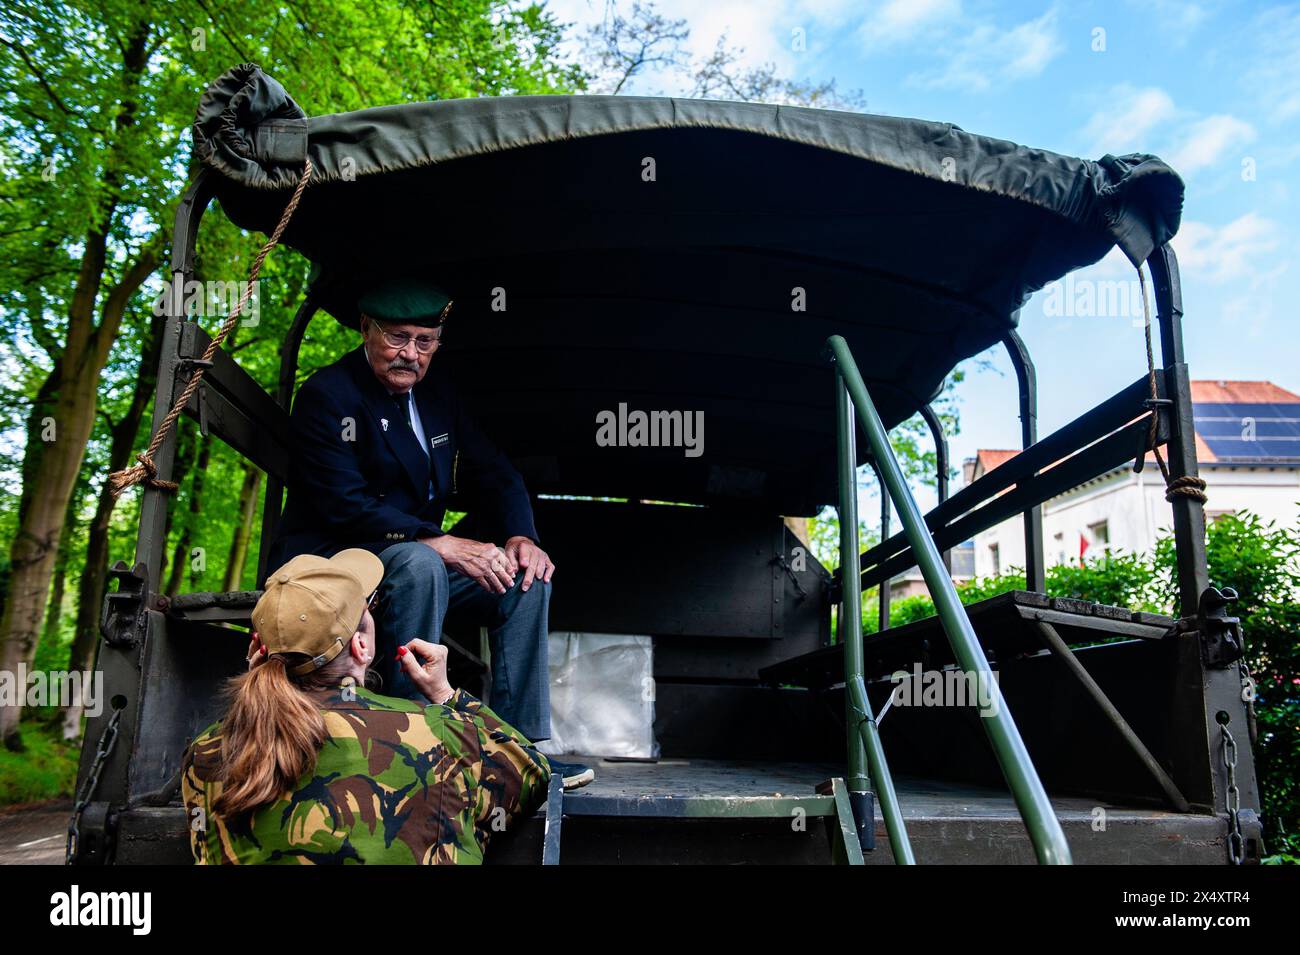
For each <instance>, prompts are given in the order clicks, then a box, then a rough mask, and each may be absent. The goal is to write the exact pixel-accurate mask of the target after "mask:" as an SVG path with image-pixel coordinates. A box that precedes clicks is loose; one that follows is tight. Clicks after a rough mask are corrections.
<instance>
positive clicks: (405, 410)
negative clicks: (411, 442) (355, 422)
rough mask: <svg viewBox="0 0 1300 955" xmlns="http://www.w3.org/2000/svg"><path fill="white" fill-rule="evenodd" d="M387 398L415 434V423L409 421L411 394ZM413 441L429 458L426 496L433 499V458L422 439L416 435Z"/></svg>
mask: <svg viewBox="0 0 1300 955" xmlns="http://www.w3.org/2000/svg"><path fill="white" fill-rule="evenodd" d="M389 397H390V398H392V399H393V403H394V404H396V405H397V411H398V414H400V415H401V416H402V420H403V421H405V422H406V426H407V427H408V428H410V429H411V433H412V434H415V422H413V421H412V420H411V393H410V392H409V391H408V392H406V393H405V394H401V395H389ZM415 439H416V441H418V442H419V444H420V450H421V451H424V456H425V457H426V458H429V464H430V470H429V492H428V496H429V497H433V469H432V465H433V458H432V456H430V454H429V452H428V451H427V450H426V449H425V447H424V437H423V436H422V435H418V434H416V435H415Z"/></svg>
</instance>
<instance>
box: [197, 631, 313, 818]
mask: <svg viewBox="0 0 1300 955" xmlns="http://www.w3.org/2000/svg"><path fill="white" fill-rule="evenodd" d="M297 656H298V655H297V654H294V655H293V657H295V658H296V657H297ZM303 659H306V658H305V657H303ZM286 662H288V663H289V664H290V665H292V663H294V662H296V660H294V659H290V660H288V661H286V659H285V657H284V656H282V655H280V654H274V655H272V656H270V657H268V658H267V660H266V662H265V663H261V664H258V665H257V666H255V667H253V669H251V670H249V671H248V672H247V673H244V674H241V675H240V676H237V677H235V678H234V679H233V680H231V681H230V685H229V687H228V689H227V693H228V695H229V697H230V708H229V710H228V711H227V712H226V717H225V719H224V720H223V721H222V724H221V727H222V728H221V764H222V787H221V794H220V795H219V796H218V797H217V798H216V800H215V801H214V802H213V804H212V811H213V812H215V813H217V814H218V815H222V816H226V817H228V818H230V817H238V816H242V815H244V814H245V813H250V812H252V811H253V810H255V809H257V808H258V807H260V806H263V805H265V804H267V803H270V802H273V801H275V800H276V799H277V798H279V796H280V795H281V794H283V793H284V792H286V791H288V790H291V789H293V787H294V786H295V785H296V784H297V782H298V780H299V779H300V778H301V777H302V776H303V774H304V773H308V772H310V771H311V770H313V769H314V768H315V767H316V756H317V754H318V753H319V752H320V748H321V746H323V745H324V743H325V737H326V734H325V719H324V717H323V716H322V715H321V711H320V708H319V707H318V706H317V705H316V704H315V703H313V702H312V700H311V698H310V697H308V696H307V694H306V693H304V692H303V691H302V690H301V689H300V688H299V686H298V685H297V683H295V681H294V679H292V678H291V677H290V675H289V672H288V669H287V667H286ZM328 669H331V670H332V669H335V668H334V667H333V666H330V667H328ZM312 676H316V674H312ZM319 676H325V674H319ZM303 682H304V683H313V684H314V683H315V682H317V681H316V680H309V681H303Z"/></svg>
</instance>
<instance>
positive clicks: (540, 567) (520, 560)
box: [505, 537, 555, 590]
mask: <svg viewBox="0 0 1300 955" xmlns="http://www.w3.org/2000/svg"><path fill="white" fill-rule="evenodd" d="M505 551H506V556H507V557H509V558H510V559H511V560H512V561H514V562H515V563H516V564H517V565H518V566H520V567H522V568H523V569H524V582H523V584H522V585H520V588H519V589H520V590H527V589H528V588H529V587H531V586H532V585H533V578H537V579H538V580H541V581H544V582H545V583H548V584H549V583H550V582H551V574H553V573H555V565H554V564H553V563H551V558H550V557H548V556H547V554H546V551H544V550H542V549H541V548H540V547H538V546H537V545H536V544H534V543H533V542H532V541H531V540H530V539H529V538H527V537H512V538H510V539H509V540H508V541H506V547H505Z"/></svg>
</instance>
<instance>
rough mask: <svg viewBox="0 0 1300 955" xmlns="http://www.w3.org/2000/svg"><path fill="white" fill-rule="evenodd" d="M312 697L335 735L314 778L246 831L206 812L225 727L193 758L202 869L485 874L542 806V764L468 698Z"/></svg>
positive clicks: (187, 775)
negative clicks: (481, 866) (393, 867)
mask: <svg viewBox="0 0 1300 955" xmlns="http://www.w3.org/2000/svg"><path fill="white" fill-rule="evenodd" d="M309 695H310V696H312V697H313V699H315V700H316V701H317V703H318V705H319V706H320V708H321V710H322V713H323V715H324V717H325V730H326V733H327V734H328V738H327V739H326V741H325V744H324V746H323V747H322V748H321V751H320V753H319V755H318V757H317V760H316V767H315V769H313V770H312V771H311V772H309V773H307V774H306V775H304V776H303V777H302V778H301V779H300V780H298V784H297V786H295V787H294V790H293V791H292V792H285V793H282V794H281V796H280V797H279V798H278V799H277V800H276V801H275V802H273V803H269V804H267V805H264V806H262V807H260V808H259V809H257V810H256V811H255V812H253V813H252V814H251V815H249V816H247V817H245V818H244V819H243V820H227V819H224V818H221V817H219V816H216V815H215V814H213V813H212V811H211V809H210V807H211V806H212V804H213V802H214V801H215V800H216V798H217V796H218V795H219V794H220V792H221V773H220V770H221V724H220V723H219V722H218V723H214V724H213V725H212V726H210V727H208V729H207V730H205V731H204V732H203V733H202V734H201V735H200V736H199V737H198V739H196V740H195V741H194V743H193V744H192V745H191V746H190V748H189V749H188V750H187V751H186V753H185V757H184V762H183V765H182V776H181V779H182V793H183V795H184V799H185V808H186V810H187V815H188V817H189V822H190V849H191V851H192V852H193V854H194V859H195V861H196V862H198V863H200V864H209V865H211V864H222V863H224V864H230V863H244V864H257V863H262V864H265V863H289V864H296V863H301V864H309V863H331V862H334V863H340V862H362V863H365V862H370V863H376V862H377V863H406V864H411V863H425V864H446V863H481V862H482V861H483V851H484V849H485V848H486V846H487V843H488V839H489V837H490V836H492V835H493V834H494V833H496V832H500V831H503V830H504V829H505V828H506V827H507V826H508V824H509V823H510V822H511V821H512V820H513V819H514V818H515V817H517V816H520V815H523V814H527V813H531V812H533V811H534V810H535V809H536V808H537V807H538V806H539V805H540V804H541V803H543V802H544V801H545V800H546V787H547V783H548V782H549V781H550V776H551V771H550V766H549V764H548V763H547V761H546V757H545V756H543V755H541V754H540V753H539V752H538V751H537V750H536V749H535V748H534V747H533V745H532V743H530V742H529V741H528V740H527V739H525V738H524V737H523V736H522V735H520V733H519V732H518V731H517V730H515V729H514V728H513V727H511V726H509V725H508V724H506V723H504V722H502V721H501V719H500V718H499V717H497V715H496V714H495V713H493V712H492V711H491V710H490V709H488V708H487V707H486V706H484V705H483V704H482V703H481V702H479V701H478V700H476V699H475V698H474V697H472V696H470V695H469V694H468V693H466V692H465V691H463V690H457V691H456V694H455V696H453V697H452V698H451V700H449V701H448V702H447V703H446V704H444V705H442V706H422V705H420V704H419V703H415V702H413V701H411V700H403V699H397V698H395V697H390V696H380V695H379V694H377V693H372V692H370V691H368V690H365V689H361V688H358V687H348V688H346V689H345V688H343V687H339V688H337V689H334V690H318V691H313V692H311V693H310V694H309Z"/></svg>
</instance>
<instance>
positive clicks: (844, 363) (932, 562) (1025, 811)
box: [827, 335, 1070, 865]
mask: <svg viewBox="0 0 1300 955" xmlns="http://www.w3.org/2000/svg"><path fill="white" fill-rule="evenodd" d="M827 344H828V345H829V346H830V348H831V352H832V353H833V355H834V356H835V362H836V365H837V367H838V370H839V375H840V377H841V379H842V380H843V382H844V387H845V388H846V389H847V390H848V393H849V395H850V397H851V398H852V399H853V405H854V407H855V408H856V409H857V412H858V415H859V416H860V417H861V419H862V427H863V430H864V431H865V432H866V435H867V440H868V442H870V444H871V452H872V455H873V457H874V458H875V460H876V463H877V465H878V466H879V468H880V474H881V477H882V478H883V480H884V483H885V486H886V488H887V489H888V491H889V496H890V497H891V498H893V501H894V506H895V507H896V508H897V509H898V515H899V518H900V519H901V520H902V523H903V530H904V532H905V533H906V534H907V540H908V543H909V544H911V545H912V552H913V554H914V555H915V556H916V560H917V564H918V565H919V566H920V568H921V573H922V575H923V576H924V577H925V583H926V586H927V587H929V589H930V596H931V598H932V599H933V600H934V605H935V609H936V610H937V611H938V613H939V619H940V620H941V621H942V623H943V629H944V632H945V633H947V635H948V641H949V643H951V644H952V649H953V653H954V654H955V655H956V657H957V661H958V662H959V663H960V664H961V666H962V668H963V669H964V670H966V672H968V673H974V674H976V675H977V677H978V679H980V680H983V681H985V683H986V686H987V688H988V694H989V698H990V704H991V706H990V711H991V712H986V713H981V714H980V716H981V720H980V722H981V723H983V725H984V732H985V733H986V734H988V737H989V742H990V743H991V744H992V745H993V752H994V755H995V756H996V757H997V760H998V765H999V766H1001V768H1002V775H1003V776H1004V777H1005V778H1006V780H1007V785H1008V786H1009V787H1010V788H1011V794H1012V796H1013V797H1014V798H1015V801H1016V806H1017V807H1018V808H1019V809H1020V816H1021V818H1022V819H1023V820H1024V823H1025V828H1026V829H1027V830H1028V831H1029V838H1030V840H1031V841H1032V842H1033V844H1034V852H1035V853H1036V854H1037V856H1038V861H1039V862H1040V863H1044V864H1048V865H1069V864H1070V847H1069V845H1068V844H1067V843H1066V841H1065V833H1064V832H1062V831H1061V823H1060V821H1059V820H1058V819H1057V818H1056V813H1055V812H1053V810H1052V804H1051V802H1050V801H1049V800H1048V798H1047V792H1046V790H1044V789H1043V783H1042V780H1040V779H1039V778H1038V773H1037V771H1036V770H1035V769H1034V764H1033V761H1032V760H1031V759H1030V758H1029V751H1028V750H1027V749H1025V743H1024V740H1022V739H1021V738H1020V731H1019V730H1018V729H1017V728H1016V724H1015V721H1014V720H1013V719H1012V718H1011V713H1010V712H1009V711H1008V709H1007V707H1006V701H1005V700H1004V699H1003V698H1002V689H1001V687H999V686H998V684H997V682H996V681H995V680H994V679H993V675H992V669H991V668H990V667H989V661H988V658H987V657H986V656H985V655H984V649H983V648H982V647H981V646H980V643H979V640H978V639H977V638H976V636H975V629H974V628H973V627H972V626H971V622H970V618H969V617H968V616H967V615H966V609H965V608H964V607H963V606H962V605H961V601H960V600H959V599H958V598H957V588H956V587H954V586H953V582H952V578H951V577H949V576H948V574H947V572H946V571H945V569H944V566H943V560H942V558H940V556H939V551H938V549H937V548H936V547H935V546H934V538H932V537H931V536H930V531H929V528H928V527H926V524H925V519H924V518H923V517H922V516H921V510H920V508H918V507H917V505H916V499H915V498H913V497H912V492H911V489H909V488H908V486H907V482H906V480H904V478H903V470H902V468H900V467H899V466H898V459H897V458H896V457H894V452H893V448H891V447H890V444H889V436H888V434H886V433H885V426H884V424H883V423H882V422H881V420H880V415H879V414H877V413H876V406H875V405H874V404H873V403H872V401H871V395H870V394H868V393H867V386H866V384H865V383H864V382H863V380H862V375H861V374H860V373H859V372H858V366H857V364H856V363H855V362H854V361H853V355H852V354H851V353H850V352H849V346H848V343H847V342H846V341H845V340H844V339H843V338H842V337H841V336H839V335H832V336H831V337H830V339H829V340H828V341H827ZM840 420H841V421H843V413H842V412H841V414H840ZM843 474H844V472H843V466H842V465H841V471H840V481H841V491H840V497H841V501H842V500H843V495H844V492H843V489H842V488H843V480H844V477H843ZM840 520H841V522H843V520H844V518H843V516H841V517H840ZM856 529H857V523H856V520H855V522H854V530H856ZM842 538H843V528H842V527H841V539H842ZM842 546H843V545H841V548H842ZM840 566H841V568H842V573H841V575H840V576H841V578H842V579H843V581H844V593H845V600H846V601H847V600H848V594H849V589H848V580H849V577H850V576H855V575H853V574H851V573H850V572H849V568H850V567H852V568H856V567H857V558H856V556H855V557H854V560H853V561H852V563H850V562H849V561H848V560H845V559H842V560H841V564H840ZM860 591H861V585H860V578H859V581H855V587H854V592H855V593H860ZM858 631H859V634H860V632H861V622H860V621H859V624H858ZM846 652H847V651H846ZM845 661H846V664H847V661H848V657H847V656H846V657H845ZM858 662H859V664H860V663H861V657H859V658H858ZM845 678H846V679H849V678H850V677H849V671H848V669H847V667H846V670H845ZM873 725H874V724H873ZM873 768H874V767H873ZM883 805H884V804H883V800H882V809H883Z"/></svg>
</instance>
